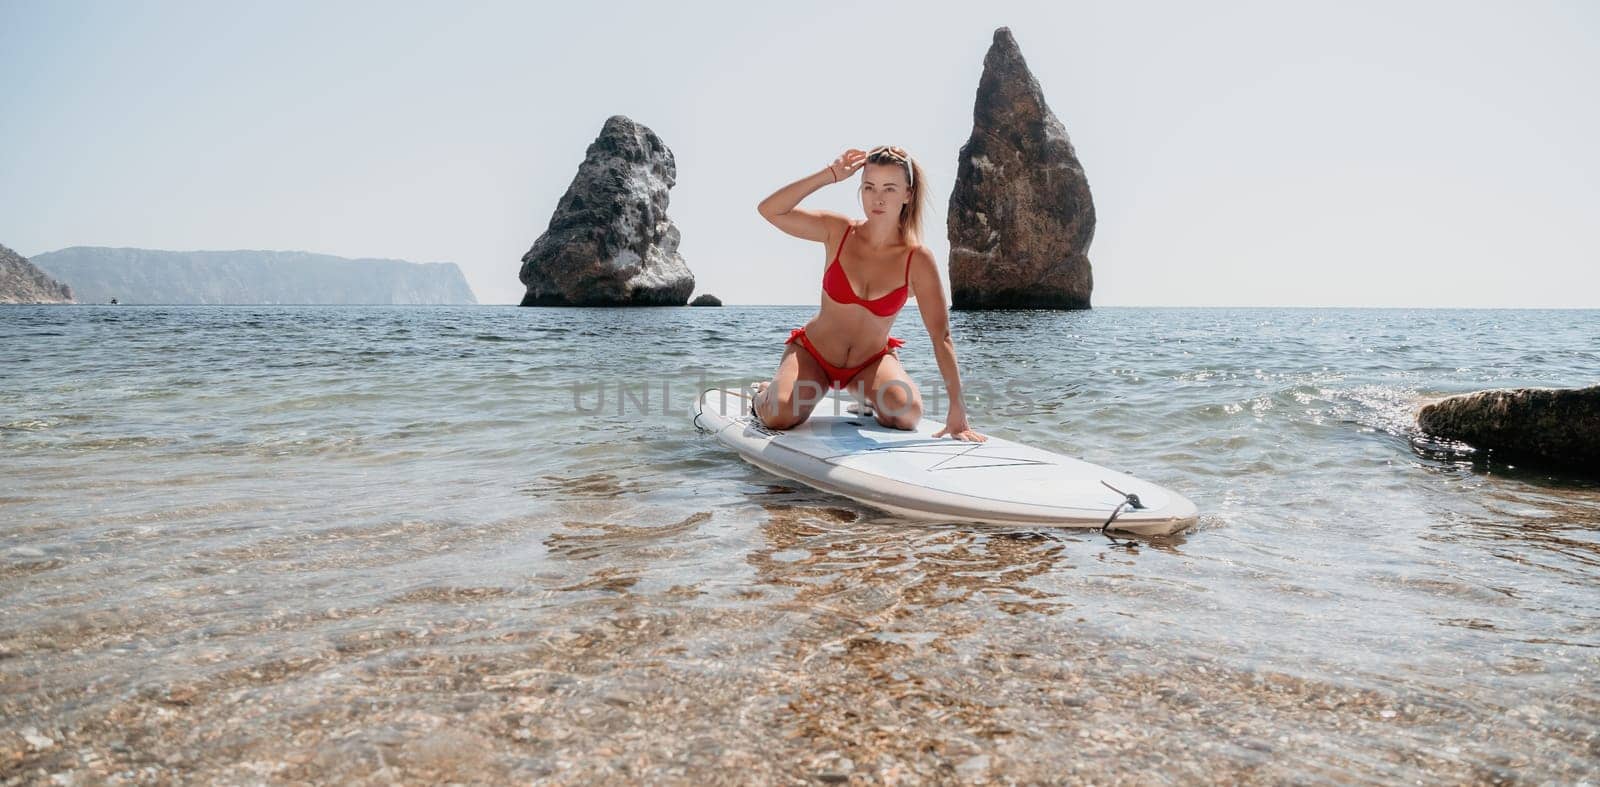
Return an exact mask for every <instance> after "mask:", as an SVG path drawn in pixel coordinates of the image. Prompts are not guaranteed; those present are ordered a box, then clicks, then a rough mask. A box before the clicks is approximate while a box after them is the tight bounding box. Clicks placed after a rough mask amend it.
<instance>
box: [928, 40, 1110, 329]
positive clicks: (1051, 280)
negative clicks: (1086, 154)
mask: <svg viewBox="0 0 1600 787" xmlns="http://www.w3.org/2000/svg"><path fill="white" fill-rule="evenodd" d="M947 229H948V235H949V238H950V299H951V306H952V308H956V309H1018V308H1022V309H1087V308H1089V296H1090V293H1091V291H1092V290H1093V289H1094V277H1093V275H1092V273H1091V271H1090V269H1089V257H1088V252H1089V243H1090V241H1092V240H1093V239H1094V201H1093V199H1092V198H1091V197H1090V195H1089V181H1088V179H1086V178H1085V177H1084V174H1083V166H1082V165H1080V164H1079V163H1078V156H1077V153H1076V152H1075V151H1074V150H1073V148H1072V142H1071V140H1069V139H1068V138H1067V131H1066V128H1065V127H1063V126H1062V125H1061V121H1060V120H1057V119H1056V116H1055V114H1054V113H1052V112H1051V111H1050V107H1048V106H1047V105H1046V104H1045V101H1044V93H1043V91H1041V90H1040V88H1039V83H1038V81H1037V80H1035V79H1034V78H1033V74H1032V72H1030V71H1029V70H1028V64H1027V63H1026V62H1024V61H1023V59H1022V51H1021V50H1020V49H1018V48H1017V42H1016V39H1014V38H1012V37H1011V30H1010V29H1008V28H1004V27H1002V28H1000V29H998V30H996V31H995V32H994V43H992V44H991V45H990V46H989V53H988V54H987V55H986V56H985V57H984V59H983V77H982V79H980V80H979V82H978V98H977V102H976V104H975V105H974V107H973V111H972V136H971V137H969V138H968V139H967V143H966V144H965V145H962V146H961V153H960V161H959V162H958V164H957V167H956V182H955V185H954V186H953V187H952V188H951V192H950V212H949V216H948V219H947Z"/></svg>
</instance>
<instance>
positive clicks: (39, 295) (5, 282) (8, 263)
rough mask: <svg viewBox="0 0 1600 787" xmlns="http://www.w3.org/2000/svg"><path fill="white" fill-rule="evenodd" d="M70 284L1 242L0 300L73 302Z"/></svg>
mask: <svg viewBox="0 0 1600 787" xmlns="http://www.w3.org/2000/svg"><path fill="white" fill-rule="evenodd" d="M72 302H73V298H72V288H71V287H69V286H67V285H65V284H62V283H61V282H59V281H56V280H55V279H52V278H50V276H49V274H47V273H45V272H44V271H42V270H40V269H39V266H37V265H34V264H33V263H31V262H29V261H28V258H26V257H24V256H22V255H21V254H18V253H16V252H14V251H12V250H11V249H8V248H6V247H5V246H0V303H72Z"/></svg>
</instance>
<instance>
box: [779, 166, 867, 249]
mask: <svg viewBox="0 0 1600 787" xmlns="http://www.w3.org/2000/svg"><path fill="white" fill-rule="evenodd" d="M866 161H867V154H866V152H865V151H861V150H856V149H855V148H851V149H850V150H846V151H845V152H844V153H843V154H841V155H840V156H839V157H838V158H837V159H834V161H833V163H832V164H829V165H828V167H827V169H823V170H818V171H817V172H816V173H814V174H812V175H807V176H806V177H803V178H801V179H799V180H797V181H795V182H793V183H790V184H789V185H787V186H784V187H783V188H781V189H778V190H777V191H775V192H773V193H772V196H770V197H767V198H766V199H764V200H762V201H761V204H760V205H757V206H756V210H757V211H759V212H760V213H761V216H762V218H764V219H766V220H767V221H770V222H772V225H773V226H774V227H777V228H778V229H780V230H783V231H784V232H787V233H789V234H790V235H793V236H795V237H796V238H805V239H806V240H814V241H817V242H818V243H826V242H827V241H828V230H829V226H828V222H829V221H830V220H834V221H837V220H838V219H840V218H843V217H842V216H839V215H838V214H835V213H830V212H826V211H816V210H806V209H804V208H801V207H798V206H799V205H800V200H803V199H805V198H806V197H808V196H810V194H811V192H813V191H816V190H817V189H820V188H822V187H823V186H827V185H831V184H833V183H837V182H839V181H841V180H844V179H845V178H848V177H850V176H851V175H852V174H854V173H855V171H856V170H858V169H861V166H862V165H863V164H865V163H866Z"/></svg>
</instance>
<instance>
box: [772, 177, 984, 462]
mask: <svg viewBox="0 0 1600 787" xmlns="http://www.w3.org/2000/svg"><path fill="white" fill-rule="evenodd" d="M856 170H862V175H861V187H860V195H861V207H862V209H863V210H864V211H865V212H866V214H867V217H866V219H865V220H863V221H859V222H858V221H853V220H851V219H850V218H849V217H848V216H843V215H840V214H838V213H833V212H831V211H825V210H804V209H802V208H799V207H797V206H798V205H799V204H800V200H802V199H804V198H805V197H806V196H807V195H809V194H810V193H811V192H813V191H816V190H817V189H819V188H822V187H823V186H826V185H829V184H831V183H837V182H839V181H842V180H844V179H845V178H848V177H850V176H851V175H853V174H855V172H856ZM924 183H925V180H924V178H923V172H922V167H920V166H918V165H917V163H916V162H915V161H913V160H912V158H911V156H910V155H908V154H907V153H906V152H905V151H904V150H902V149H900V148H897V147H888V146H885V147H879V148H873V149H872V150H871V151H870V152H863V151H860V150H856V149H854V148H851V149H850V150H847V151H845V152H844V154H843V155H841V156H839V158H837V159H835V160H834V162H833V163H832V164H829V165H828V168H827V169H824V170H820V171H818V172H817V173H816V174H814V175H810V176H808V177H805V178H802V179H801V180H797V181H795V182H793V183H790V184H789V185H787V186H784V187H783V188H781V189H778V191H777V192H775V193H774V194H773V195H772V196H770V197H767V198H766V199H764V200H762V201H761V205H760V206H759V208H758V209H759V210H760V211H761V215H762V216H763V217H765V218H766V219H767V221H770V222H772V223H773V224H774V225H775V226H777V228H778V229H781V230H783V231H784V232H787V233H789V234H790V235H793V236H795V237H797V238H805V239H806V240H814V241H818V242H820V243H822V244H823V253H824V254H827V252H828V251H830V250H835V249H836V251H834V252H833V256H832V258H831V262H829V263H828V267H827V268H826V269H825V270H824V272H823V275H822V307H821V308H820V309H819V310H818V311H817V314H816V316H814V317H812V318H811V320H810V321H809V322H807V323H806V325H805V327H803V328H796V329H794V330H793V331H791V332H790V334H789V339H788V341H787V342H785V343H784V344H785V346H784V351H783V360H781V361H779V362H778V371H777V374H775V375H773V378H772V380H771V381H769V382H766V383H758V384H757V388H758V393H757V394H756V397H755V412H756V414H757V415H758V416H759V417H760V418H761V421H762V423H763V424H765V425H766V426H768V427H770V428H773V429H788V428H790V427H793V426H795V425H796V424H799V423H801V422H803V421H805V420H806V418H808V417H810V415H811V410H812V408H814V407H816V405H817V403H818V402H819V401H820V400H821V399H822V395H823V392H824V391H830V390H832V389H834V388H842V389H845V390H847V391H849V392H850V393H852V394H854V395H855V397H856V398H857V399H858V400H865V401H866V402H867V404H868V405H869V406H870V407H871V408H872V412H873V417H874V418H876V419H877V421H878V423H880V424H883V425H884V426H888V427H891V428H894V429H906V430H911V429H915V428H916V427H917V421H918V420H919V419H920V418H921V417H922V395H921V393H920V392H918V391H917V386H916V384H915V383H913V382H911V378H910V377H909V376H907V375H906V370H905V367H903V366H901V365H900V358H899V357H898V356H897V355H896V353H895V348H897V347H900V346H901V345H903V344H905V342H903V341H901V340H900V339H898V338H896V337H893V336H890V335H889V327H890V326H892V325H893V324H894V319H895V316H896V315H898V314H899V313H900V308H901V307H902V306H904V305H905V302H906V299H907V298H909V297H912V296H916V298H917V308H918V309H919V310H920V311H921V312H922V323H923V325H926V326H927V328H928V336H929V337H930V338H932V339H933V354H934V357H935V358H936V359H938V362H939V374H940V375H941V376H943V377H944V382H945V388H946V389H947V390H948V391H949V394H950V412H949V417H948V418H947V419H946V421H945V425H944V428H943V429H940V430H939V431H938V432H935V433H934V437H943V436H945V435H947V434H948V435H949V436H951V437H953V438H955V439H957V440H970V441H976V442H983V441H984V440H987V439H988V438H986V437H985V436H983V435H981V434H978V433H977V432H975V431H973V430H972V428H971V427H970V426H969V425H968V424H967V410H966V406H965V404H963V402H962V401H961V373H960V371H959V369H958V368H957V367H956V346H955V343H954V342H953V341H952V340H951V338H950V321H949V313H948V311H947V309H946V307H945V298H944V286H943V284H941V283H940V281H939V269H938V267H937V266H935V265H934V261H933V253H932V252H930V251H928V249H927V247H925V246H923V245H922V244H921V243H920V241H921V238H922V208H923V205H924V204H926V199H924V198H923V194H924V193H925V187H924ZM824 259H828V258H827V257H825V258H824Z"/></svg>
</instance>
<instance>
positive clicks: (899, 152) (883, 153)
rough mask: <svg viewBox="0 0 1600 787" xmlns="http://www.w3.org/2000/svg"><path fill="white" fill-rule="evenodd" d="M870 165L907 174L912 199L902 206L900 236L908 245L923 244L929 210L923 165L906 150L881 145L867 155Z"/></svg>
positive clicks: (908, 188)
mask: <svg viewBox="0 0 1600 787" xmlns="http://www.w3.org/2000/svg"><path fill="white" fill-rule="evenodd" d="M866 163H868V164H888V165H890V166H899V167H900V168H901V169H902V170H904V171H905V173H906V190H907V191H909V192H911V194H910V199H908V200H907V201H906V204H904V205H902V206H900V234H901V236H903V237H904V238H905V240H906V242H908V243H921V242H922V214H923V212H924V210H925V209H926V208H927V204H928V199H927V193H928V190H927V188H926V184H927V181H926V179H925V177H926V176H925V175H924V173H923V171H922V165H921V164H919V163H918V162H917V160H916V159H914V158H912V157H911V154H910V153H907V152H906V151H905V148H900V147H895V146H893V145H881V146H879V147H875V148H873V149H872V150H871V151H870V152H868V153H867V162H866Z"/></svg>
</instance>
